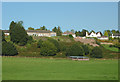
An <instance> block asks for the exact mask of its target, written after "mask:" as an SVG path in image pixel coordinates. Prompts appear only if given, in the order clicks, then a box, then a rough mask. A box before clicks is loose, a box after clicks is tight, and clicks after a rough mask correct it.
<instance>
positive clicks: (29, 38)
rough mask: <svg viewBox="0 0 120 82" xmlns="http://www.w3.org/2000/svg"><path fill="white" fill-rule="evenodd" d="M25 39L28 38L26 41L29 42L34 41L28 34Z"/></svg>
mask: <svg viewBox="0 0 120 82" xmlns="http://www.w3.org/2000/svg"><path fill="white" fill-rule="evenodd" d="M27 39H28V41H27V43H30V44H31V43H32V42H33V41H34V40H33V38H32V36H28V38H27Z"/></svg>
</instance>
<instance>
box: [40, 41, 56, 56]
mask: <svg viewBox="0 0 120 82" xmlns="http://www.w3.org/2000/svg"><path fill="white" fill-rule="evenodd" d="M56 52H57V48H56V47H55V45H54V44H53V43H51V42H49V41H44V42H43V43H42V47H41V49H40V54H41V55H43V56H54V55H56Z"/></svg>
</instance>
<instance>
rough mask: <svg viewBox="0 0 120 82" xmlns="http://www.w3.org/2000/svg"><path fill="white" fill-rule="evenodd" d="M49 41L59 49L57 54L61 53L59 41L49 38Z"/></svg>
mask: <svg viewBox="0 0 120 82" xmlns="http://www.w3.org/2000/svg"><path fill="white" fill-rule="evenodd" d="M48 41H50V42H51V43H53V44H54V45H55V47H56V48H57V52H59V51H60V48H59V43H58V41H57V40H55V39H53V38H48Z"/></svg>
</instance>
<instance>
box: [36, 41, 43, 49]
mask: <svg viewBox="0 0 120 82" xmlns="http://www.w3.org/2000/svg"><path fill="white" fill-rule="evenodd" d="M42 43H43V41H42V40H41V39H39V41H38V43H37V47H38V48H41V47H42Z"/></svg>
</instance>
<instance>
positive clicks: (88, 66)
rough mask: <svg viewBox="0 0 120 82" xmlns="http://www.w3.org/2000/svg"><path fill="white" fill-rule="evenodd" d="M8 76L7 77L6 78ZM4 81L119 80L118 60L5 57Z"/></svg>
mask: <svg viewBox="0 0 120 82" xmlns="http://www.w3.org/2000/svg"><path fill="white" fill-rule="evenodd" d="M6 76H7V77H6ZM2 79H3V80H118V79H119V78H118V60H115V59H114V60H94V59H91V60H90V61H72V60H69V59H54V58H53V59H52V58H31V57H25V58H24V57H3V58H2Z"/></svg>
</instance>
